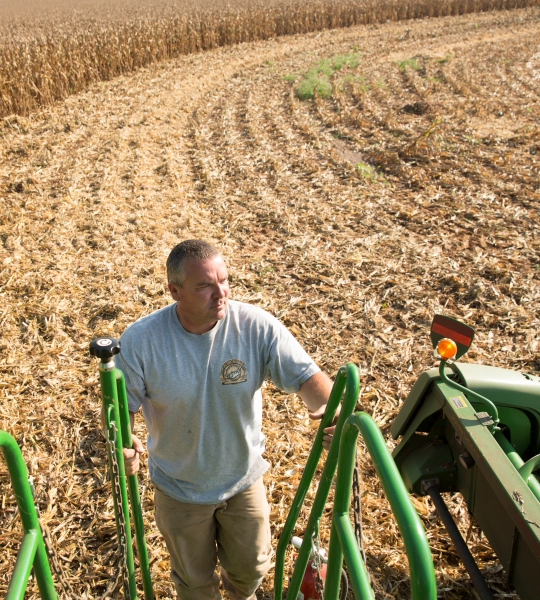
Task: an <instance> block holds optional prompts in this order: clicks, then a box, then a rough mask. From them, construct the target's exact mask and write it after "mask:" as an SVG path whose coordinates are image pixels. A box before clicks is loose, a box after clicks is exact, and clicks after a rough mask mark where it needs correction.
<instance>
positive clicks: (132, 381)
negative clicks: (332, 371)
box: [117, 240, 333, 600]
mask: <svg viewBox="0 0 540 600" xmlns="http://www.w3.org/2000/svg"><path fill="white" fill-rule="evenodd" d="M167 278H168V288H169V291H170V293H171V296H172V297H173V299H174V300H175V301H176V302H175V303H174V304H171V305H169V306H166V307H165V308H162V309H161V310H158V311H156V312H154V313H152V314H150V315H148V316H146V317H143V318H142V319H139V320H138V321H136V322H135V323H134V324H133V325H131V326H130V327H128V329H127V330H126V331H125V332H124V334H123V335H122V337H121V342H122V352H121V353H120V354H119V355H118V357H117V365H118V367H119V368H120V369H121V370H122V371H123V373H124V376H125V380H126V389H127V395H128V401H129V410H130V420H131V427H132V429H133V423H134V414H135V413H136V412H137V411H138V410H139V408H140V407H142V410H143V415H144V418H145V421H146V425H147V428H148V434H149V435H148V444H147V445H148V451H149V461H148V465H149V471H150V477H151V479H152V482H153V483H154V485H155V513H156V523H157V526H158V528H159V530H160V531H161V533H162V535H163V537H164V539H165V542H166V544H167V548H168V550H169V552H170V555H171V577H172V579H173V582H174V585H175V588H176V591H177V594H178V596H179V597H180V598H182V599H184V600H206V599H211V600H217V599H219V598H220V592H219V578H218V576H217V575H216V574H215V567H216V564H217V558H219V562H220V564H221V580H222V584H223V588H224V589H225V590H226V591H227V592H228V593H229V595H230V596H232V597H233V598H235V599H241V598H251V597H253V598H254V597H255V590H256V589H257V587H258V586H259V584H260V582H261V580H262V578H263V577H264V575H265V574H266V573H267V571H268V570H269V568H270V556H271V544H270V525H269V508H268V503H267V501H266V494H265V489H264V486H263V483H262V475H263V473H264V472H265V471H266V470H267V469H268V466H269V465H268V463H267V462H266V461H265V460H264V459H263V458H262V453H263V451H264V436H263V434H262V431H261V426H262V394H261V386H262V384H263V382H264V380H265V379H266V377H267V376H269V377H270V379H271V380H272V381H273V382H274V384H275V385H277V386H278V387H279V388H280V389H282V390H284V391H286V392H289V393H292V392H296V393H298V395H299V396H300V397H301V398H302V400H303V401H304V402H305V404H306V405H307V407H308V408H309V409H310V411H311V414H310V415H309V416H310V417H311V418H312V419H320V418H321V417H322V415H323V413H324V410H325V408H326V403H327V400H328V397H329V395H330V391H331V387H332V383H331V381H330V379H329V378H328V377H327V376H326V375H325V374H324V373H322V372H321V371H320V369H319V368H318V367H317V366H316V365H315V363H314V362H313V361H312V359H311V358H310V357H309V356H308V355H307V354H306V352H305V351H304V350H303V349H302V347H301V346H300V345H299V344H298V342H297V341H296V340H295V339H294V337H293V336H292V335H291V334H290V333H289V332H288V331H287V329H286V328H285V327H284V326H283V325H281V324H280V323H279V321H277V320H276V319H275V318H274V317H272V316H271V315H270V314H268V313H267V312H266V311H264V310H262V309H260V308H258V307H255V306H251V305H249V304H245V303H242V302H235V301H233V300H229V293H230V291H229V283H228V276H227V268H226V266H225V263H224V262H223V258H222V257H221V255H220V253H219V251H218V250H217V249H216V248H215V247H213V246H211V245H210V244H208V243H206V242H203V241H200V240H188V241H185V242H182V243H181V244H178V245H177V246H176V247H175V248H174V249H173V250H172V252H171V253H170V255H169V258H168V260H167ZM332 432H333V428H332V427H330V428H328V429H327V430H326V434H327V435H326V436H325V437H326V442H328V441H329V440H330V439H331V434H332ZM141 452H143V446H142V444H141V442H140V440H138V439H137V437H136V436H133V449H130V450H127V449H126V450H124V457H125V462H126V472H127V474H133V473H136V472H137V471H138V469H139V458H138V456H139V454H140V453H141Z"/></svg>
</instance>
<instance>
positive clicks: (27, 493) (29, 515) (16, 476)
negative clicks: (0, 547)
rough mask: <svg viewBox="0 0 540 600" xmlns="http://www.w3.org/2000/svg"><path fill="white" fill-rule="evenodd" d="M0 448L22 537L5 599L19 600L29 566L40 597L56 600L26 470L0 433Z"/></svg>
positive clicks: (10, 441)
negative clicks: (17, 513)
mask: <svg viewBox="0 0 540 600" xmlns="http://www.w3.org/2000/svg"><path fill="white" fill-rule="evenodd" d="M0 448H2V451H3V453H4V457H5V459H6V462H7V466H8V471H9V476H10V478H11V485H12V486H13V491H14V492H15V497H16V499H17V506H18V507H19V514H20V516H21V521H22V524H23V528H24V536H23V541H22V544H21V549H20V550H19V555H18V556H17V562H16V563H15V569H14V570H13V575H12V577H11V581H10V584H9V587H8V591H7V594H6V600H22V599H23V598H24V593H25V591H26V586H27V585H28V579H29V577H30V572H31V570H32V567H33V568H34V573H35V576H36V581H37V584H38V588H39V593H40V596H41V597H42V598H43V599H44V600H56V599H57V598H58V596H57V594H56V591H55V589H54V583H53V580H52V575H51V569H50V566H49V561H48V558H47V551H46V549H45V543H44V542H43V535H42V533H41V527H40V525H39V521H38V516H37V512H36V507H35V505H34V498H33V497H32V489H31V488H30V483H29V482H28V471H27V470H26V465H25V463H24V460H23V457H22V454H21V450H20V448H19V446H18V445H17V442H16V441H15V439H14V438H13V437H12V436H11V435H9V433H6V432H5V431H0Z"/></svg>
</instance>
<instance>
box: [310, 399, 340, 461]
mask: <svg viewBox="0 0 540 600" xmlns="http://www.w3.org/2000/svg"><path fill="white" fill-rule="evenodd" d="M326 406H327V405H326V404H323V405H322V406H321V407H319V408H318V409H317V410H316V411H315V412H312V413H309V418H310V419H312V420H313V421H318V420H321V419H322V418H323V415H324V412H325V411H326ZM339 409H340V407H339V406H338V410H337V411H336V416H335V417H334V420H333V421H332V425H330V426H329V427H326V429H325V430H324V437H323V447H324V448H326V449H327V450H328V448H330V444H331V443H332V438H333V436H334V431H335V430H336V423H337V418H338V415H339Z"/></svg>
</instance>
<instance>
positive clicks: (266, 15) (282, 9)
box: [0, 0, 538, 117]
mask: <svg viewBox="0 0 540 600" xmlns="http://www.w3.org/2000/svg"><path fill="white" fill-rule="evenodd" d="M60 4H61V3H60ZM537 4H538V0H442V1H440V2H433V1H432V0H408V1H406V0H352V1H344V0H333V1H330V2H323V1H317V0H315V1H307V2H297V3H278V2H273V1H272V0H270V2H267V3H266V4H247V5H245V4H242V3H241V2H237V3H235V4H234V5H233V6H230V5H229V4H227V5H224V7H223V8H221V7H219V6H217V7H215V4H214V8H208V9H206V10H194V9H190V8H189V7H188V6H187V5H180V6H178V5H176V6H175V5H166V4H164V5H161V6H159V5H157V6H152V7H148V8H142V7H139V8H137V9H136V10H128V11H126V10H125V7H124V8H123V9H121V8H120V7H117V8H115V9H114V8H113V10H112V11H111V12H109V13H107V16H106V18H103V17H101V18H98V17H97V16H96V15H97V14H98V13H97V11H96V13H93V12H92V10H91V9H90V8H87V9H86V10H83V11H80V12H78V13H71V14H70V13H67V12H65V11H64V12H59V14H53V15H52V16H50V17H46V18H43V17H39V18H38V17H31V18H29V19H27V20H26V21H21V19H18V20H17V19H15V18H12V19H9V20H8V21H7V22H6V24H5V25H4V26H3V27H2V28H0V34H1V38H3V40H4V42H3V43H2V44H1V45H0V117H5V116H8V115H11V114H20V115H24V114H28V113H30V112H31V111H33V110H35V109H37V108H38V107H42V106H46V105H49V104H51V103H52V102H54V101H57V100H61V99H63V98H66V97H67V96H68V95H70V94H73V93H77V92H79V91H81V90H83V89H85V88H86V87H87V86H88V85H89V84H91V83H94V82H98V81H105V80H109V79H111V78H113V77H116V76H118V75H122V74H126V73H130V72H132V71H134V70H136V69H139V68H141V67H145V66H146V65H149V64H150V63H152V62H156V61H161V60H166V59H169V58H174V57H177V56H181V55H185V54H189V53H193V52H199V51H202V50H209V49H212V48H217V47H220V46H227V45H233V44H240V43H242V42H249V41H257V40H266V39H270V38H274V37H277V36H282V35H291V34H302V33H308V32H313V31H321V30H324V29H333V28H339V27H349V26H352V25H362V24H371V23H383V22H386V21H397V20H403V19H413V18H423V17H439V16H446V15H459V14H465V13H469V12H477V11H489V10H500V9H511V8H523V7H527V6H534V5H537ZM113 6H114V5H113ZM208 6H210V3H209V4H208ZM203 7H204V5H203ZM125 12H127V13H128V16H126V15H125Z"/></svg>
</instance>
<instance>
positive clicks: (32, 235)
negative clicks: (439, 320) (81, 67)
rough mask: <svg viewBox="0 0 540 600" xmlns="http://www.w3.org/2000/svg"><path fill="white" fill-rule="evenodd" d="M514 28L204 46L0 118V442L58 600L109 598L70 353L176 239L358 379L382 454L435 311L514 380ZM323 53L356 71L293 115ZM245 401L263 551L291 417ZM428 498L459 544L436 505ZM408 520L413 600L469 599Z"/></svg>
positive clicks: (162, 592)
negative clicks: (423, 575) (259, 472)
mask: <svg viewBox="0 0 540 600" xmlns="http://www.w3.org/2000/svg"><path fill="white" fill-rule="evenodd" d="M539 19H540V10H538V9H530V10H523V11H512V12H497V13H483V14H477V15H468V16H465V17H450V18H445V19H432V20H430V19H427V20H421V21H414V22H404V23H399V24H395V23H392V24H387V25H382V26H373V27H359V28H351V29H346V30H335V31H327V32H323V33H318V34H312V35H305V36H298V37H288V38H279V39H275V40H272V41H268V42H265V43H255V44H246V45H241V46H237V47H233V48H224V49H220V50H217V51H212V52H208V53H205V54H199V55H193V56H189V57H185V58H182V59H179V60H176V61H173V62H169V63H166V64H161V65H157V66H153V67H151V68H148V69H145V70H143V71H141V72H139V73H137V74H135V75H133V76H131V77H125V78H120V79H116V80H114V81H111V82H108V83H103V84H99V85H96V86H95V87H94V88H92V89H91V90H90V91H88V92H87V93H85V94H81V95H79V96H76V97H72V98H70V99H69V100H67V101H66V102H65V103H62V104H59V105H57V106H54V107H53V108H51V109H49V110H47V111H44V112H42V113H39V114H35V115H33V116H32V117H30V118H20V117H12V118H8V119H5V120H4V121H3V122H0V136H1V140H2V141H1V145H0V201H1V205H2V211H1V214H0V240H1V244H0V336H1V338H0V345H1V349H2V355H1V358H0V398H1V401H0V429H4V430H6V431H8V432H10V433H11V434H13V435H14V436H15V437H16V439H17V441H18V442H19V444H20V445H21V447H22V449H23V455H24V458H25V460H26V462H27V464H28V468H29V471H30V474H31V476H32V477H33V478H34V484H35V488H36V501H37V504H38V506H39V510H40V515H41V519H42V522H43V524H44V526H45V530H46V533H47V537H48V539H49V541H50V545H51V546H53V547H54V548H55V551H56V554H57V562H58V564H59V565H60V567H61V570H62V571H63V573H64V577H65V579H66V581H67V585H68V586H69V585H70V586H71V592H68V593H67V597H72V598H73V597H77V598H100V597H110V598H116V597H122V592H121V589H120V588H121V586H117V587H116V588H114V583H110V579H111V578H112V577H113V576H114V573H115V564H116V560H117V558H116V552H115V535H114V517H113V508H112V500H111V498H110V484H109V482H108V481H107V479H106V459H105V444H104V441H103V438H102V435H101V433H100V431H99V424H98V412H99V388H98V384H97V364H96V362H95V361H94V360H93V359H92V360H91V359H90V357H89V355H88V345H89V342H90V340H91V339H92V338H93V337H95V336H97V335H113V336H115V337H119V336H120V334H121V333H122V331H123V330H124V329H125V328H126V326H127V325H128V324H129V323H131V322H133V321H134V320H135V319H136V318H138V317H140V316H143V315H145V314H148V313H149V312H150V311H152V310H154V309H157V308H160V307H162V306H164V305H165V304H167V303H168V302H170V299H169V298H168V297H167V293H166V287H165V283H166V282H165V269H164V263H165V260H166V257H167V255H168V252H169V250H170V249H171V247H172V246H173V245H174V244H175V243H177V242H178V241H180V240H182V239H188V238H204V239H207V240H209V241H211V242H213V243H215V244H217V245H218V246H219V247H220V248H221V249H222V251H223V254H224V256H225V258H226V260H227V263H228V265H229V267H230V274H231V285H232V295H233V297H234V298H236V299H238V300H244V301H247V302H252V303H255V304H257V305H259V306H262V307H264V308H265V309H267V310H269V311H270V312H271V313H273V314H274V315H276V316H277V317H278V318H279V319H281V320H282V321H283V322H284V323H285V324H286V325H287V326H288V327H289V328H290V329H291V331H292V332H293V333H294V334H295V335H296V336H297V338H298V339H299V340H300V341H301V342H302V344H303V345H304V346H305V347H306V348H307V350H308V351H309V352H310V353H311V355H312V356H313V357H314V358H315V360H316V361H317V362H318V364H319V365H320V366H321V367H322V368H323V369H325V370H326V371H327V372H328V373H329V374H330V375H331V376H335V374H336V372H337V369H338V368H339V367H340V366H341V365H343V364H344V363H346V362H348V361H353V362H355V363H356V364H357V365H358V366H359V368H360V371H361V375H362V386H363V391H362V395H361V398H360V400H359V408H362V409H364V410H366V411H368V412H369V413H370V414H372V415H373V416H374V418H375V419H376V421H377V422H378V423H379V425H380V427H381V428H382V430H383V432H384V433H385V435H386V436H387V437H388V439H389V447H392V445H393V444H394V442H393V441H392V440H390V437H389V427H390V424H391V423H392V420H393V418H394V417H395V415H396V413H397V411H398V410H399V407H400V405H401V404H402V402H403V400H404V398H405V397H406V395H407V393H408V391H409V390H410V388H411V386H412V384H413V383H414V381H415V379H416V377H417V376H418V375H419V374H420V373H421V372H422V371H423V370H425V369H426V368H429V367H431V366H432V365H433V364H434V359H433V357H432V351H431V347H430V344H429V337H428V332H429V325H430V323H431V320H432V318H433V315H434V314H436V313H443V314H446V315H449V316H453V317H455V318H458V319H460V320H463V321H465V322H467V323H468V324H470V325H472V326H474V327H476V328H477V335H476V338H475V341H474V346H473V348H472V349H471V351H470V353H469V354H468V355H467V357H466V359H465V360H467V361H469V362H482V363H487V364H492V365H497V366H504V367H508V368H512V369H516V370H520V371H528V372H531V373H536V374H538V373H539V371H540V360H539V358H538V340H539V315H540V312H539V307H540V255H539V251H540V241H539V239H540V238H539V235H538V227H539V223H540V219H539V216H540V215H539V200H540V180H539V178H538V166H539V159H538V153H539V150H540V144H539V142H538V140H539V139H540V136H539V126H538V124H539V122H540V105H539V94H538V92H539V87H540V45H539V43H538V40H539V39H540V35H539V30H540V27H539ZM337 55H349V56H350V55H354V56H355V57H357V58H358V65H357V66H356V67H350V66H349V67H344V68H343V69H341V70H340V71H336V74H335V75H334V78H333V85H334V93H333V95H332V97H331V98H329V99H327V100H322V99H320V98H315V100H313V101H306V102H301V101H300V100H298V98H297V97H296V95H295V90H296V89H297V86H298V84H299V83H300V81H301V79H302V76H303V74H305V73H306V72H307V71H308V69H309V68H310V67H311V66H313V65H314V64H316V63H318V62H320V61H321V60H322V59H323V58H329V59H331V58H332V57H335V56H337ZM265 399H266V404H265V428H266V429H265V430H266V433H267V458H268V460H269V462H270V463H271V464H272V469H271V470H270V471H269V472H268V473H267V475H266V482H267V485H268V494H269V499H270V501H271V503H272V521H273V533H274V538H275V539H277V538H278V536H279V533H280V531H281V529H282V526H283V522H284V519H285V518H286V515H287V511H288V508H289V506H290V502H291V499H292V497H293V494H294V492H295V489H296V486H297V484H298V481H299V477H300V475H301V469H302V467H303V465H304V464H305V461H306V458H307V454H308V452H309V449H310V440H311V439H312V437H313V434H314V431H315V430H314V429H313V427H312V426H310V424H309V422H308V419H307V411H306V410H305V409H304V408H303V406H302V404H301V402H300V401H299V400H298V398H296V397H294V396H286V395H283V394H282V393H281V392H279V391H278V390H275V389H274V388H273V387H272V386H271V385H270V384H269V385H268V386H267V387H266V388H265ZM136 428H137V431H138V433H139V435H141V436H143V437H144V425H143V423H142V420H141V421H138V422H137V426H136ZM361 466H362V475H363V485H364V488H363V489H364V496H363V518H364V530H365V535H366V550H367V556H368V567H369V569H370V571H371V573H372V576H373V579H374V585H375V588H376V591H377V597H378V598H405V597H408V596H409V584H408V568H407V560H406V557H405V554H404V552H403V548H402V543H401V540H400V537H399V535H398V534H397V533H396V527H395V523H394V521H393V517H392V516H391V514H390V509H389V507H388V504H387V502H386V500H385V498H384V494H383V493H382V490H381V487H380V485H379V483H378V481H377V479H376V477H375V475H374V471H373V468H372V466H371V463H370V460H369V457H368V456H367V455H366V454H362V457H361ZM141 481H142V485H143V488H142V491H143V496H144V499H143V503H144V511H145V522H146V525H147V532H148V542H149V551H150V557H151V563H152V573H153V579H154V587H155V591H156V593H157V596H158V597H159V598H172V597H173V591H172V585H171V583H170V580H169V575H168V570H169V564H168V558H167V553H166V551H165V549H164V546H163V543H162V541H161V539H160V537H159V534H158V532H157V530H156V527H155V524H154V520H153V512H152V511H153V499H152V493H151V484H150V482H149V480H148V476H147V470H146V468H145V467H144V468H143V473H142V477H141ZM311 499H312V494H311V493H310V495H309V498H308V504H309V503H310V502H311ZM448 501H449V504H450V507H451V511H452V513H453V514H454V516H455V518H456V520H457V521H458V523H459V525H460V527H461V529H462V530H463V531H464V532H466V531H467V530H468V529H469V517H468V515H467V509H466V506H465V505H464V503H463V501H462V499H461V498H460V497H459V496H456V497H453V498H448ZM0 502H1V507H2V510H1V515H2V520H1V521H0V544H1V545H2V558H1V559H0V593H1V592H4V593H5V591H6V589H7V584H8V581H9V574H10V572H11V570H12V568H13V564H14V561H15V557H16V553H17V551H18V547H19V543H20V536H21V532H20V520H19V519H18V518H17V517H16V515H15V512H14V502H13V497H12V492H11V490H10V488H9V483H8V476H7V469H6V468H5V463H4V462H3V461H2V463H1V464H0ZM414 503H415V506H416V508H417V510H418V511H419V514H420V516H421V519H422V521H423V523H424V525H425V527H426V529H427V531H428V539H429V541H430V545H431V547H432V551H433V558H434V563H435V569H436V573H437V583H438V586H439V597H440V598H445V599H457V598H470V597H472V592H471V584H470V583H469V580H468V576H467V575H466V573H465V571H464V569H463V567H462V566H461V565H460V562H459V559H458V557H457V555H456V553H455V551H454V550H453V548H452V545H451V543H450V541H449V539H448V537H447V536H446V534H445V532H444V530H443V526H442V524H441V523H440V521H439V520H438V518H437V516H436V514H435V513H434V510H433V507H432V505H431V504H430V503H429V502H428V501H426V500H424V499H414ZM329 511H330V505H329ZM325 518H326V517H324V518H323V521H324V520H325ZM328 521H329V517H328ZM305 522H306V517H305V516H302V518H301V520H300V521H299V525H298V528H297V533H299V534H301V533H302V527H303V525H304V524H305ZM327 539H328V523H327V522H324V523H323V524H322V541H323V543H325V542H326V541H327ZM469 546H470V548H471V551H472V552H473V554H474V555H475V558H476V559H477V561H478V562H479V564H480V567H481V568H482V569H483V570H484V573H485V575H486V576H487V579H488V581H489V582H490V583H491V585H492V590H493V592H494V595H495V597H496V598H517V595H516V594H514V593H513V592H512V591H511V590H509V589H508V588H507V587H506V585H505V583H504V582H505V578H504V573H502V572H501V567H500V565H499V563H498V561H497V559H496V556H495V555H494V553H493V551H492V550H491V548H490V547H489V544H488V543H487V541H486V539H485V537H483V536H481V535H480V533H479V531H478V529H477V528H476V526H473V527H472V530H471V536H470V539H469ZM287 564H288V566H290V565H291V564H292V559H291V558H289V559H288V563H287ZM272 575H273V572H271V573H270V575H269V576H268V577H267V578H266V579H265V582H264V584H263V587H262V590H261V592H260V594H259V595H260V597H261V598H265V599H268V600H269V599H270V598H271V590H272ZM29 589H31V592H30V593H29V594H28V597H29V598H37V597H38V595H37V587H36V585H35V583H31V584H30V586H29Z"/></svg>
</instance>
